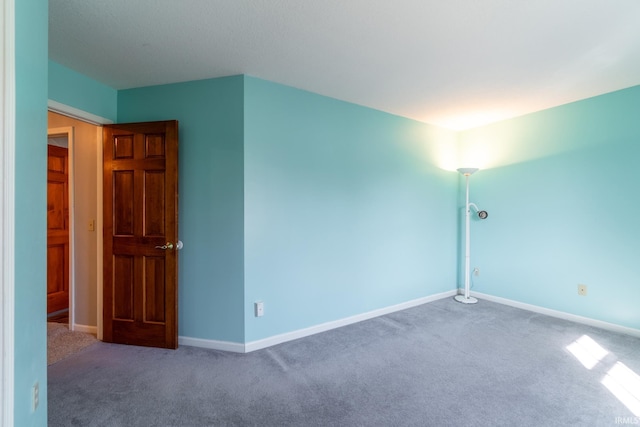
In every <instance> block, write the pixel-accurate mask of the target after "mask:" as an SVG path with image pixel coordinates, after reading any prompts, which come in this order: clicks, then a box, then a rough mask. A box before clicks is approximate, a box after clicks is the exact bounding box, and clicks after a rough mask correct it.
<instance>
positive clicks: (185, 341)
mask: <svg viewBox="0 0 640 427" xmlns="http://www.w3.org/2000/svg"><path fill="white" fill-rule="evenodd" d="M456 293H457V291H456V290H452V291H447V292H442V293H439V294H435V295H430V296H428V297H423V298H418V299H415V300H411V301H407V302H403V303H400V304H396V305H392V306H389V307H384V308H380V309H377V310H372V311H368V312H366V313H362V314H357V315H355V316H350V317H346V318H344V319H338V320H333V321H331V322H326V323H322V324H320V325H315V326H311V327H309V328H304V329H298V330H297V331H292V332H287V333H284V334H280V335H274V336H272V337H269V338H264V339H261V340H257V341H251V342H248V343H246V344H241V343H237V342H229V341H217V340H206V339H201V338H191V337H179V338H178V343H179V344H180V345H188V346H192V347H201V348H209V349H213V350H223V351H230V352H234V353H250V352H252V351H256V350H261V349H263V348H267V347H272V346H274V345H277V344H282V343H285V342H287V341H293V340H297V339H299V338H304V337H308V336H310V335H315V334H319V333H321V332H326V331H330V330H332V329H336V328H341V327H342V326H347V325H351V324H353V323H358V322H362V321H364V320H369V319H373V318H374V317H379V316H384V315H385V314H390V313H394V312H396V311H401V310H406V309H408V308H411V307H416V306H418V305H422V304H426V303H428V302H432V301H436V300H439V299H443V298H448V297H452V296H454V295H456Z"/></svg>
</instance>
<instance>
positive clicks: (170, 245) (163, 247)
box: [156, 242, 173, 251]
mask: <svg viewBox="0 0 640 427" xmlns="http://www.w3.org/2000/svg"><path fill="white" fill-rule="evenodd" d="M156 249H162V250H163V251H164V250H167V249H169V250H171V249H173V243H171V242H167V243H166V244H164V245H162V246H156Z"/></svg>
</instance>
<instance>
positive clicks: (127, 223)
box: [103, 121, 178, 348]
mask: <svg viewBox="0 0 640 427" xmlns="http://www.w3.org/2000/svg"><path fill="white" fill-rule="evenodd" d="M103 232H104V287H103V288H104V295H103V316H104V317H103V339H104V341H107V342H115V343H121V344H133V345H143V346H151V347H164V348H177V347H178V254H177V248H176V246H177V242H178V122H177V121H166V122H152V123H131V124H119V125H108V126H105V127H104V231H103Z"/></svg>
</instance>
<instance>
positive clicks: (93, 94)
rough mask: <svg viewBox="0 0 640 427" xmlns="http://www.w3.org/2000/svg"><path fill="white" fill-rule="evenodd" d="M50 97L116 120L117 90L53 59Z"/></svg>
mask: <svg viewBox="0 0 640 427" xmlns="http://www.w3.org/2000/svg"><path fill="white" fill-rule="evenodd" d="M49 99H51V100H53V101H57V102H60V103H62V104H65V105H68V106H71V107H74V108H77V109H79V110H82V111H85V112H87V113H91V114H95V115H96V116H100V117H103V118H105V119H109V120H111V121H115V120H116V111H117V104H118V91H117V90H115V89H113V88H111V87H109V86H106V85H104V84H102V83H100V82H97V81H95V80H93V79H90V78H89V77H87V76H85V75H83V74H80V73H78V72H76V71H74V70H72V69H70V68H67V67H64V66H62V65H60V64H58V63H57V62H54V61H51V60H50V61H49Z"/></svg>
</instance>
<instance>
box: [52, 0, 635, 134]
mask: <svg viewBox="0 0 640 427" xmlns="http://www.w3.org/2000/svg"><path fill="white" fill-rule="evenodd" d="M49 57H50V59H52V60H53V61H56V62H58V63H60V64H62V65H64V66H67V67H69V68H72V69H74V70H76V71H78V72H80V73H83V74H85V75H87V76H89V77H92V78H93V79H95V80H98V81H100V82H102V83H105V84H107V85H109V86H111V87H113V88H115V89H125V88H131V87H141V86H149V85H156V84H164V83H174V82H182V81H189V80H197V79H204V78H211V77H220V76H228V75H234V74H248V75H251V76H254V77H259V78H262V79H266V80H270V81H273V82H277V83H282V84H285V85H289V86H293V87H296V88H300V89H305V90H308V91H311V92H315V93H319V94H322V95H326V96H330V97H333V98H337V99H341V100H345V101H349V102H352V103H356V104H360V105H364V106H367V107H370V108H375V109H378V110H382V111H386V112H389V113H393V114H397V115H400V116H404V117H409V118H412V119H416V120H419V121H423V122H427V123H432V124H436V125H439V126H443V127H447V128H451V129H456V130H461V129H466V128H470V127H474V126H478V125H482V124H486V123H490V122H493V121H497V120H501V119H505V118H510V117H514V116H519V115H522V114H526V113H529V112H533V111H537V110H541V109H544V108H548V107H552V106H556V105H560V104H564V103H567V102H571V101H576V100H579V99H584V98H588V97H591V96H594V95H599V94H602V93H606V92H611V91H614V90H617V89H622V88H626V87H630V86H635V85H637V84H640V1H638V0H49Z"/></svg>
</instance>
